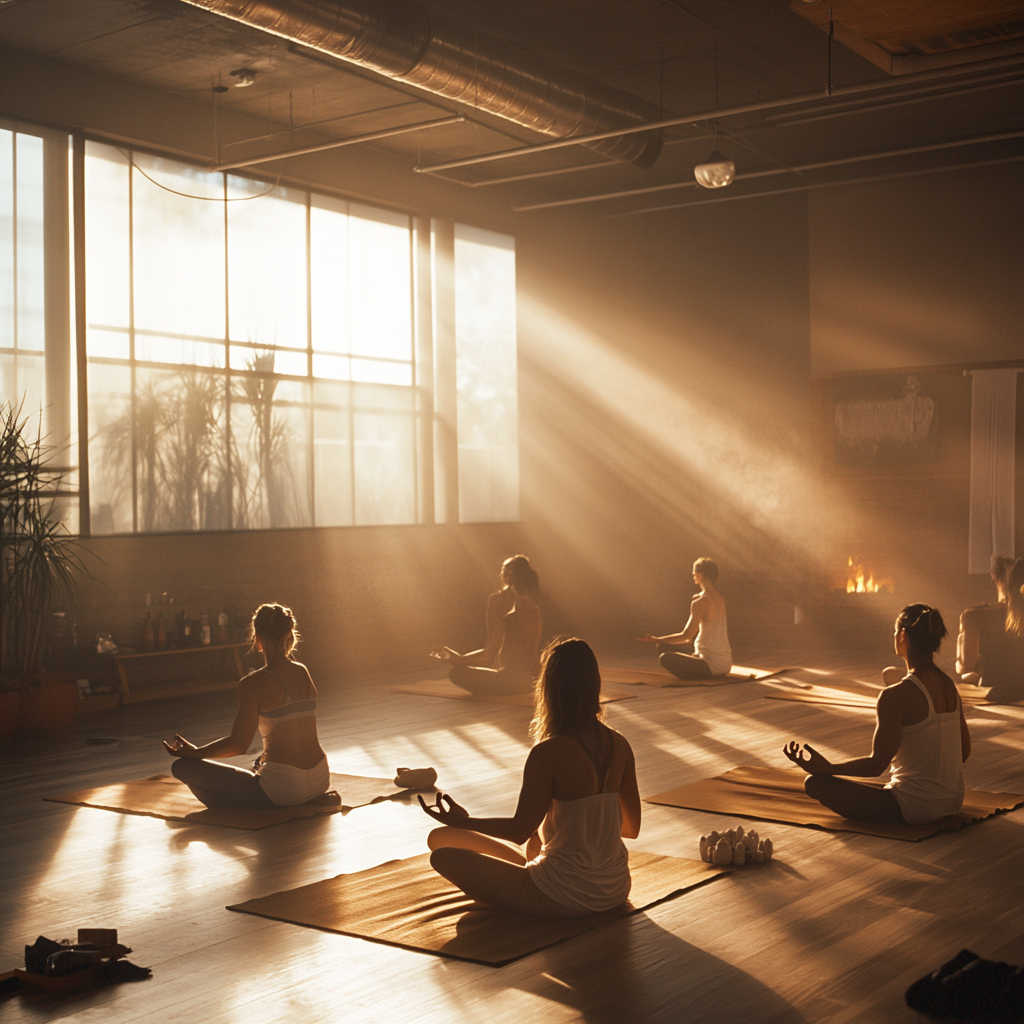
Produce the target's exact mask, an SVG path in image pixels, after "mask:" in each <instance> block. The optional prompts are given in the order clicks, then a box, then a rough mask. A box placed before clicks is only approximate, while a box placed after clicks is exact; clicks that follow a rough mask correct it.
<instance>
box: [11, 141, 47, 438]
mask: <svg viewBox="0 0 1024 1024" xmlns="http://www.w3.org/2000/svg"><path fill="white" fill-rule="evenodd" d="M43 272H44V265H43V140H42V139H40V138H38V137H37V136H34V135H24V134H21V133H17V134H16V133H14V132H10V131H6V130H2V131H0V401H8V402H11V403H12V404H13V405H14V406H15V408H17V407H19V406H21V408H22V416H23V417H25V418H27V419H28V420H29V424H28V430H29V432H30V433H31V432H34V431H35V430H37V429H39V421H38V416H39V411H40V409H41V408H42V407H43V406H44V405H45V403H46V392H45V389H46V384H45V367H44V356H43V349H44V344H45V335H44V320H43V309H44V307H43ZM44 432H45V428H44Z"/></svg>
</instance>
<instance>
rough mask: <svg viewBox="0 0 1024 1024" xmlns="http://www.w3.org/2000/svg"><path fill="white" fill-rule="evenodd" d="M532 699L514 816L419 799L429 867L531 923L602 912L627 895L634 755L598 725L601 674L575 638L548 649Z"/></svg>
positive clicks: (634, 825) (634, 812)
mask: <svg viewBox="0 0 1024 1024" xmlns="http://www.w3.org/2000/svg"><path fill="white" fill-rule="evenodd" d="M534 695H535V696H534V700H535V704H534V708H535V711H534V719H533V723H532V724H531V727H530V732H531V735H532V736H533V739H534V747H533V749H532V750H531V751H530V754H529V756H528V757H527V759H526V765H525V767H524V768H523V785H522V789H521V790H520V792H519V802H518V804H517V806H516V812H515V814H514V815H513V816H512V817H511V818H471V817H470V816H469V813H468V812H467V811H466V810H465V809H464V808H462V807H460V806H459V805H458V804H457V803H456V802H455V801H454V800H452V798H451V797H450V796H448V795H446V794H441V793H439V794H438V795H437V797H436V799H435V802H434V803H433V804H427V803H425V802H424V800H423V798H422V797H420V804H421V805H422V807H423V809H424V810H425V811H426V812H427V814H429V815H430V816H431V817H432V818H433V819H434V820H435V821H436V822H437V823H438V825H439V826H440V827H438V828H435V829H434V830H433V831H432V832H431V833H430V835H429V837H428V839H427V845H428V846H429V847H430V849H431V851H432V853H431V855H430V864H431V866H432V867H433V868H434V870H435V871H437V872H438V874H440V875H443V876H444V877H445V878H447V879H448V880H449V881H450V882H452V883H453V884H454V885H457V886H458V887H459V888H460V889H461V890H462V891H463V892H464V893H466V895H467V896H471V897H472V898H473V899H475V900H478V901H479V902H481V903H487V904H489V905H490V906H492V907H499V908H502V909H505V910H513V911H516V912H518V913H521V914H533V915H534V916H536V917H579V916H581V915H583V914H589V913H595V912H598V911H602V910H610V909H611V908H613V907H617V906H619V905H621V904H622V903H624V902H625V900H626V897H627V896H629V890H630V876H629V855H628V853H627V851H626V847H625V845H624V844H623V842H622V838H623V837H624V836H625V837H626V838H627V839H635V838H636V837H637V836H638V835H639V834H640V793H639V791H638V789H637V783H636V766H635V762H634V760H633V751H632V749H631V748H630V745H629V743H628V742H627V741H626V738H625V737H624V736H622V735H621V734H619V733H617V732H616V731H615V730H614V729H609V728H608V726H606V725H605V724H604V723H603V722H602V721H601V718H602V710H601V701H600V698H601V673H600V671H599V669H598V666H597V659H596V658H595V657H594V652H593V651H592V650H591V649H590V647H589V645H588V644H586V643H585V642H584V641H583V640H579V639H575V638H574V639H562V640H556V641H555V642H554V643H552V644H551V645H550V646H549V647H548V649H547V650H546V651H545V653H544V668H543V671H542V672H541V676H540V678H539V679H538V680H537V684H536V688H535V690H534ZM524 844H525V849H523V848H522V847H523V846H524Z"/></svg>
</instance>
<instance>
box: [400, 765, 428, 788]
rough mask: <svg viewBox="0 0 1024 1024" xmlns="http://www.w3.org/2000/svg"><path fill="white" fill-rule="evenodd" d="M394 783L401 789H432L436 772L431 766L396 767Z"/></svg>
mask: <svg viewBox="0 0 1024 1024" xmlns="http://www.w3.org/2000/svg"><path fill="white" fill-rule="evenodd" d="M395 771H396V773H397V774H396V775H395V785H396V786H401V787H402V788H403V789H433V788H434V783H435V782H437V772H436V771H435V770H434V769H433V768H396V769H395Z"/></svg>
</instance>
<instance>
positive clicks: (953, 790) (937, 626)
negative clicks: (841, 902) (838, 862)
mask: <svg viewBox="0 0 1024 1024" xmlns="http://www.w3.org/2000/svg"><path fill="white" fill-rule="evenodd" d="M945 635H946V627H945V624H944V623H943V621H942V616H941V615H940V614H939V613H938V612H937V611H936V610H935V609H934V608H929V607H928V605H925V604H911V605H907V607H906V608H904V609H903V611H901V612H900V614H899V617H898V618H897V619H896V632H895V636H894V641H893V642H894V646H895V648H896V653H897V654H898V655H899V656H900V657H901V658H903V659H904V661H906V663H907V673H908V674H907V676H906V678H904V679H903V680H902V681H901V682H898V683H895V684H893V685H890V686H888V687H887V688H886V689H884V690H883V691H882V692H881V694H879V697H878V708H877V716H878V722H877V725H876V726H875V737H874V741H873V743H872V747H871V755H870V756H869V757H860V758H856V759H854V760H852V761H843V762H841V763H839V764H833V763H832V762H831V761H829V760H828V759H827V758H825V757H823V756H822V755H821V754H819V753H818V752H817V751H816V750H815V749H814V748H813V747H812V746H811V745H810V744H809V743H807V744H804V746H803V749H801V747H800V744H799V743H796V742H791V743H789V744H787V746H786V747H784V748H783V753H785V755H786V757H788V758H789V759H790V760H791V761H792V762H793V763H794V764H796V765H798V766H799V767H801V768H803V769H804V771H806V772H808V773H809V774H808V776H807V780H806V781H805V782H804V789H805V790H806V792H807V793H808V795H809V796H812V797H814V799H815V800H818V801H819V802H821V803H823V804H824V805H825V806H826V807H828V808H830V809H831V810H833V811H835V812H836V813H837V814H841V815H842V816H843V817H844V818H849V819H851V820H856V821H876V822H887V823H897V822H906V823H908V824H923V823H925V822H929V821H936V820H938V819H939V818H944V817H946V816H947V815H950V814H955V813H956V812H957V811H958V810H959V809H960V805H961V804H962V803H963V801H964V778H963V762H964V761H966V760H967V758H968V757H969V756H970V753H971V737H970V733H968V731H967V722H966V721H965V720H964V712H963V707H962V706H961V703H960V696H959V694H958V693H957V691H956V686H955V685H954V683H953V680H952V679H950V678H949V676H947V675H946V673H945V672H943V671H941V669H939V668H937V667H936V665H935V663H934V660H933V659H934V655H935V652H936V651H937V650H938V649H939V645H940V644H941V643H942V638H943V637H944V636H945ZM890 764H891V765H892V773H891V775H890V779H889V782H888V784H887V785H886V787H885V788H884V789H879V788H877V787H875V786H869V785H865V784H864V783H859V782H850V781H849V780H848V779H842V778H837V777H836V776H840V775H852V776H855V777H861V778H870V777H872V776H875V775H880V774H881V773H882V772H883V771H885V769H886V768H887V767H889V765H890Z"/></svg>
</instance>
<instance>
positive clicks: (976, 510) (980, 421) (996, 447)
mask: <svg viewBox="0 0 1024 1024" xmlns="http://www.w3.org/2000/svg"><path fill="white" fill-rule="evenodd" d="M1017 373H1018V371H1017V370H1016V369H1009V370H975V371H974V374H973V386H972V390H971V516H970V526H969V543H968V555H967V561H968V569H967V571H968V572H969V573H987V572H988V571H989V567H990V565H991V561H992V556H993V555H1005V556H1007V557H1009V558H1013V557H1014V544H1013V531H1014V521H1013V503H1014V494H1013V489H1014V479H1013V477H1014V456H1015V444H1016V437H1015V434H1016V412H1017Z"/></svg>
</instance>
